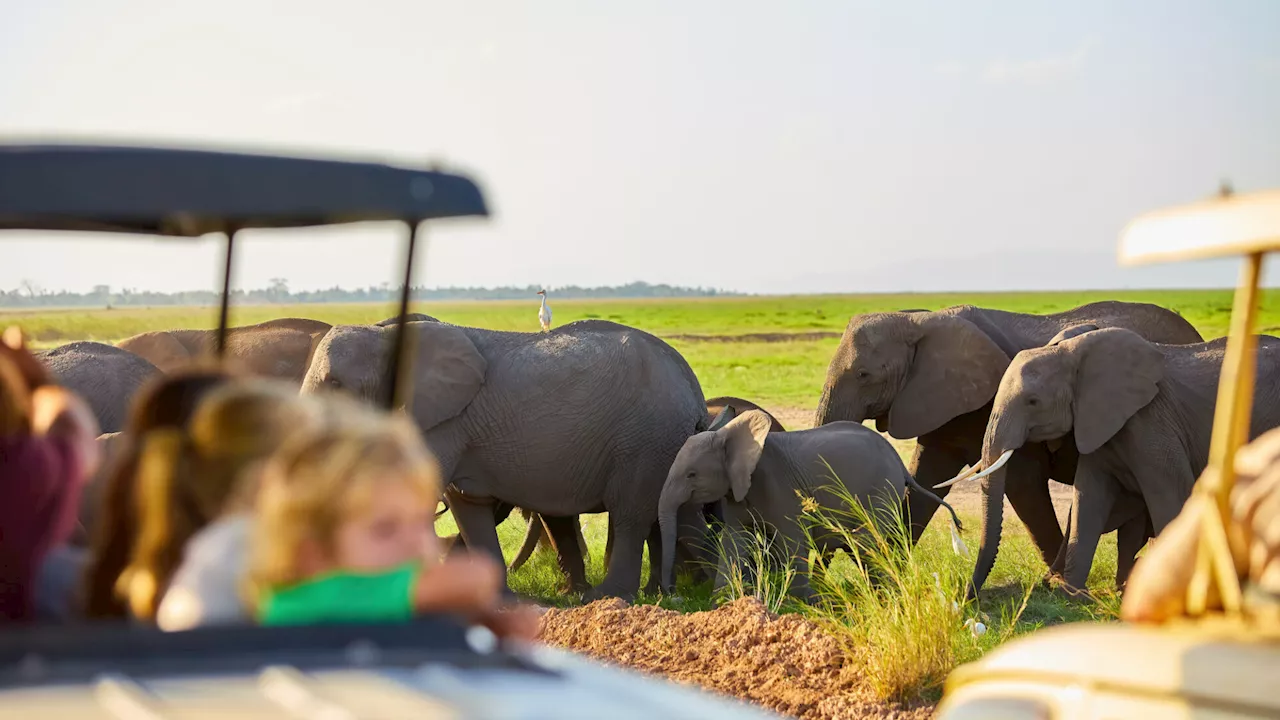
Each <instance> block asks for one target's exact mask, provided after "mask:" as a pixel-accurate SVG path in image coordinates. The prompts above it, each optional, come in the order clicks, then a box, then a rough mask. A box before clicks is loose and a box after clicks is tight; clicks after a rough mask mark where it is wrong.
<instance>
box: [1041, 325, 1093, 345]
mask: <svg viewBox="0 0 1280 720" xmlns="http://www.w3.org/2000/svg"><path fill="white" fill-rule="evenodd" d="M1097 329H1098V326H1097V325H1094V324H1093V323H1083V324H1080V325H1072V326H1071V327H1069V328H1063V329H1062V331H1061V332H1059V333H1058V334H1057V335H1054V336H1053V337H1052V338H1049V342H1047V343H1045V344H1044V346H1045V347H1054V346H1056V345H1058V344H1059V343H1061V342H1063V341H1065V340H1070V339H1071V338H1073V337H1080V336H1081V335H1083V334H1085V333H1087V332H1093V331H1094V330H1097Z"/></svg>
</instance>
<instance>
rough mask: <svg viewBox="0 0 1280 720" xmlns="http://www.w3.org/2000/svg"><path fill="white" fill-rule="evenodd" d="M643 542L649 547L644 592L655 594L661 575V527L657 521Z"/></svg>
mask: <svg viewBox="0 0 1280 720" xmlns="http://www.w3.org/2000/svg"><path fill="white" fill-rule="evenodd" d="M645 544H646V545H647V546H648V548H649V582H647V583H645V584H644V592H645V593H646V594H648V595H655V594H657V592H658V590H659V589H660V588H659V587H658V580H659V579H660V578H661V577H662V528H661V527H660V526H659V525H658V523H656V522H655V523H654V524H653V528H652V529H651V530H649V537H648V538H646V539H645ZM677 547H678V546H677Z"/></svg>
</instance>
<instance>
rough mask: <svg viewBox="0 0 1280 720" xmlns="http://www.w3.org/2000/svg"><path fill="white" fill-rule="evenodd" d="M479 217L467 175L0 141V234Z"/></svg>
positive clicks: (194, 232)
mask: <svg viewBox="0 0 1280 720" xmlns="http://www.w3.org/2000/svg"><path fill="white" fill-rule="evenodd" d="M488 214H489V213H488V208H487V207H486V205H485V201H484V197H483V195H482V194H481V192H480V188H479V187H477V186H476V184H475V183H474V182H472V181H471V180H470V179H469V178H466V177H463V176H460V175H450V174H446V173H441V172H432V171H426V170H413V169H408V168H400V167H392V166H389V165H381V164H376V163H363V162H350V161H341V160H318V159H307V158H295V157H281V156H270V155H254V154H246V153H232V152H218V151H209V150H187V149H173V148H156V147H125V146H91V145H4V144H0V229H29V230H95V231H109V232H130V233H148V234H157V235H173V236H183V237H194V236H199V235H203V234H205V233H212V232H227V231H231V230H239V229H243V228H255V227H305V226H314V225H332V224H339V223H348V222H360V221H370V220H404V221H410V222H417V221H421V220H429V219H433V218H444V217H462V216H484V215H488Z"/></svg>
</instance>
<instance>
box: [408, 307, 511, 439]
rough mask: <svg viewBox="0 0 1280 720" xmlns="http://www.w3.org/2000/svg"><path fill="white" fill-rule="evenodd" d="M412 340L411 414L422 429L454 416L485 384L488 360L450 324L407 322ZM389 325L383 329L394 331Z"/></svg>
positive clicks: (462, 333) (460, 330) (469, 339)
mask: <svg viewBox="0 0 1280 720" xmlns="http://www.w3.org/2000/svg"><path fill="white" fill-rule="evenodd" d="M408 327H411V328H413V329H414V330H416V331H417V332H416V333H414V334H413V335H412V336H410V337H411V338H412V339H414V340H415V342H414V347H413V351H414V373H413V416H414V417H415V418H416V419H417V420H418V424H419V427H421V428H422V429H423V430H428V429H430V428H433V427H435V426H436V425H439V424H440V423H442V422H444V421H446V420H449V419H450V418H453V417H456V416H457V415H458V414H459V413H461V412H462V411H463V409H465V408H466V407H467V405H469V404H470V403H471V400H472V399H473V398H474V397H475V396H476V393H478V392H479V391H480V386H481V385H484V377H485V373H486V372H487V371H488V367H489V365H488V363H487V362H486V361H485V359H484V356H483V355H481V354H480V351H479V350H477V349H476V346H475V344H474V343H472V342H471V338H469V337H467V334H466V333H465V332H463V331H462V329H461V328H458V327H455V326H453V325H436V324H434V323H421V324H416V325H410V326H408ZM396 330H397V329H396V328H394V327H392V328H389V329H388V330H386V331H385V332H387V333H388V335H389V333H392V332H396Z"/></svg>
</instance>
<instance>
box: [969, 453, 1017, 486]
mask: <svg viewBox="0 0 1280 720" xmlns="http://www.w3.org/2000/svg"><path fill="white" fill-rule="evenodd" d="M1011 457H1013V451H1012V450H1005V451H1004V452H1003V453H1000V457H998V458H996V461H995V462H993V463H991V467H989V468H987V469H986V470H983V471H982V472H980V473H978V474H977V475H974V476H973V478H972V479H974V480H977V479H978V478H984V477H986V476H988V475H990V474H991V473H993V472H995V471H997V470H999V469H1000V468H1002V467H1004V464H1005V463H1007V462H1009V458H1011Z"/></svg>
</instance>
